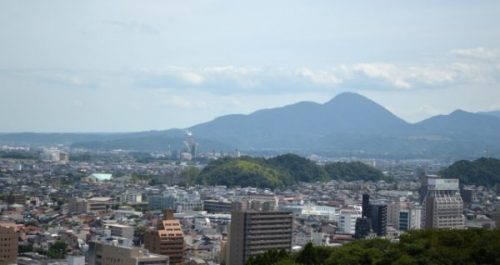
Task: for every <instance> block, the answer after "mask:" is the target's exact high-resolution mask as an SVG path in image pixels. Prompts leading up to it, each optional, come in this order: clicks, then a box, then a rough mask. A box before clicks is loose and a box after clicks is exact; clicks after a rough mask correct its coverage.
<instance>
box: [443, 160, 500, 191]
mask: <svg viewBox="0 0 500 265" xmlns="http://www.w3.org/2000/svg"><path fill="white" fill-rule="evenodd" d="M440 175H441V176H443V177H445V178H459V179H460V183H463V184H474V185H481V186H493V185H496V184H500V160H498V159H495V158H484V157H483V158H480V159H477V160H475V161H468V160H460V161H457V162H455V163H454V164H453V165H451V166H449V167H448V168H446V169H444V170H442V171H441V172H440Z"/></svg>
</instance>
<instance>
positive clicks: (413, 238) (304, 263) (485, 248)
mask: <svg viewBox="0 0 500 265" xmlns="http://www.w3.org/2000/svg"><path fill="white" fill-rule="evenodd" d="M254 264H259V265H299V264H300V265H337V264H338V265H340V264H350V265H357V264H359V265H362V264H377V265H378V264H380V265H385V264H395V265H396V264H398V265H403V264H405V265H406V264H408V265H412V264H415V265H419V264H422V265H424V264H449V265H454V264H457V265H458V264H471V265H474V264H477V265H479V264H500V230H420V231H411V232H409V233H408V234H405V235H403V236H402V237H401V239H400V242H399V243H391V242H390V241H388V240H383V239H371V240H360V241H356V242H353V243H350V244H346V245H344V246H341V247H338V248H328V247H314V246H312V244H308V245H306V246H305V247H304V249H303V250H302V251H301V252H299V253H296V254H289V253H286V252H282V251H270V252H267V253H264V254H262V255H260V256H257V257H254V258H251V259H250V260H249V261H248V262H247V265H254Z"/></svg>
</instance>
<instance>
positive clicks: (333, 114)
mask: <svg viewBox="0 0 500 265" xmlns="http://www.w3.org/2000/svg"><path fill="white" fill-rule="evenodd" d="M410 127H411V126H410V124H408V123H406V122H405V121H403V120H402V119H400V118H398V117H396V116H395V115H394V114H392V113H391V112H389V111H388V110H386V109H385V108H383V107H382V106H380V105H378V104H376V103H375V102H373V101H371V100H369V99H367V98H365V97H363V96H361V95H358V94H354V93H344V94H340V95H339V96H337V97H335V98H334V99H332V100H331V101H329V102H327V103H325V104H318V103H313V102H300V103H296V104H293V105H288V106H284V107H281V108H275V109H266V110H260V111H256V112H254V113H252V114H249V115H228V116H223V117H220V118H217V119H215V120H213V121H211V122H207V123H203V124H199V125H196V126H193V127H191V128H190V130H191V131H192V132H193V133H194V134H195V135H203V136H204V137H207V138H210V139H214V140H216V141H226V142H230V143H232V144H233V145H236V146H238V147H239V148H241V149H247V150H259V149H261V150H262V149H274V150H281V149H287V150H301V149H304V147H307V146H311V145H317V144H318V143H317V140H318V139H320V138H322V137H327V136H329V135H332V134H334V135H338V134H344V135H345V134H348V135H352V134H364V135H373V134H377V135H394V134H397V133H401V132H405V131H407V130H409V129H410Z"/></svg>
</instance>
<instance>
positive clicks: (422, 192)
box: [419, 173, 439, 204]
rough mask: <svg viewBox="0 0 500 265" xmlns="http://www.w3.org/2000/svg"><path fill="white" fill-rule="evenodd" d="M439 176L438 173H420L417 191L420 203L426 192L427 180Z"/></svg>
mask: <svg viewBox="0 0 500 265" xmlns="http://www.w3.org/2000/svg"><path fill="white" fill-rule="evenodd" d="M437 178H439V176H438V175H426V174H425V173H424V174H421V175H420V191H419V202H420V204H423V203H424V199H425V195H426V194H427V182H429V180H431V179H437Z"/></svg>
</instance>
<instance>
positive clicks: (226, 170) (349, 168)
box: [184, 154, 389, 188]
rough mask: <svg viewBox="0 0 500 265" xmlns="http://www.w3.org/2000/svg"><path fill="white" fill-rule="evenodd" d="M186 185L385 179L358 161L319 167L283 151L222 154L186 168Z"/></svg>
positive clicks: (275, 184)
mask: <svg viewBox="0 0 500 265" xmlns="http://www.w3.org/2000/svg"><path fill="white" fill-rule="evenodd" d="M188 170H189V172H188V173H186V174H184V176H185V180H186V184H188V185H194V184H203V185H226V186H242V187H247V186H251V187H261V188H277V187H286V186H289V185H292V184H295V183H298V182H316V181H328V180H332V179H337V180H373V181H376V180H389V178H388V177H386V176H385V175H384V174H383V173H382V172H380V171H379V170H377V169H375V168H373V167H370V166H368V165H366V164H363V163H361V162H349V163H344V162H338V163H331V164H327V165H325V166H320V165H317V164H316V163H314V162H313V161H310V160H308V159H306V158H304V157H301V156H298V155H294V154H286V155H281V156H277V157H273V158H269V159H264V158H255V157H240V158H231V157H225V158H221V159H218V160H215V161H212V162H210V163H209V164H208V165H207V166H206V167H205V168H203V170H202V171H201V172H199V171H196V170H194V169H188Z"/></svg>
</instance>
